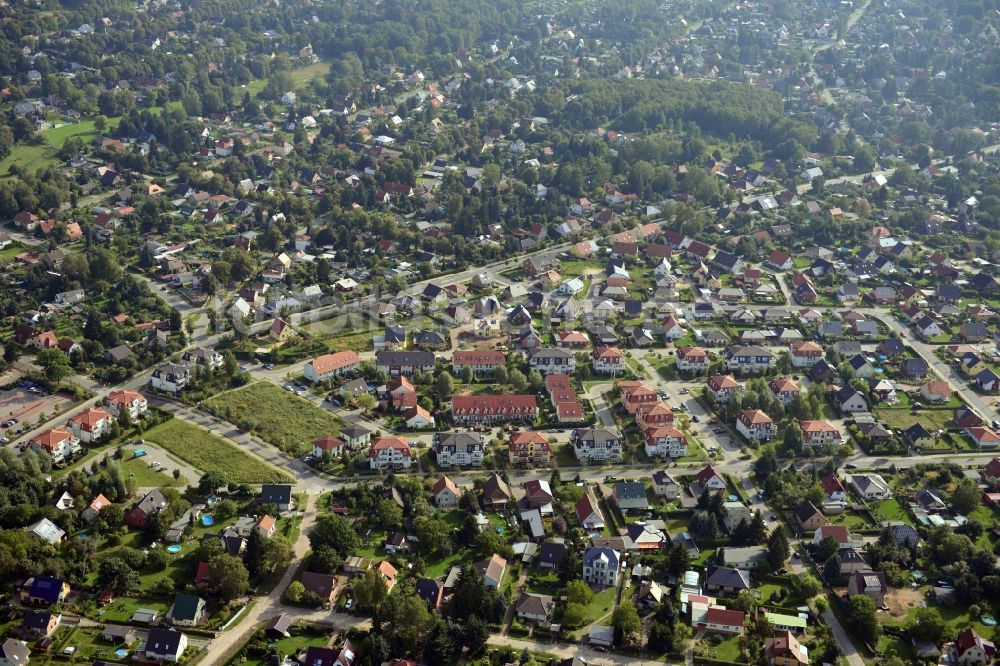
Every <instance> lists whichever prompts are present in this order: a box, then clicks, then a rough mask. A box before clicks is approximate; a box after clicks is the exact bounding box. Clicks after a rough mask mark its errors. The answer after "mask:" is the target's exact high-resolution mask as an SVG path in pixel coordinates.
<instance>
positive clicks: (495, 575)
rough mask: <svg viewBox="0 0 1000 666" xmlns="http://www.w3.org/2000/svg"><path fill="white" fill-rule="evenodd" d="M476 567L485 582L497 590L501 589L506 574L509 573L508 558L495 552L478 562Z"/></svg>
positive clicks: (487, 585)
mask: <svg viewBox="0 0 1000 666" xmlns="http://www.w3.org/2000/svg"><path fill="white" fill-rule="evenodd" d="M475 568H476V573H477V574H479V577H480V578H481V579H482V581H483V584H484V585H486V587H492V588H493V589H495V590H496V589H500V585H501V584H502V583H503V577H504V574H506V573H507V560H505V559H504V558H502V557H500V556H499V555H497V554H494V555H493V556H492V557H490V558H489V559H488V560H483V561H482V562H476V564H475Z"/></svg>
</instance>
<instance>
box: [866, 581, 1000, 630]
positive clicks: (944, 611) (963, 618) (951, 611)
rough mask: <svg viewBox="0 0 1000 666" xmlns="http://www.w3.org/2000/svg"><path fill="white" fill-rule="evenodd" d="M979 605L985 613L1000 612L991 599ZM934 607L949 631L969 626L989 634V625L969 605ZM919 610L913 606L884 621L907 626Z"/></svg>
mask: <svg viewBox="0 0 1000 666" xmlns="http://www.w3.org/2000/svg"><path fill="white" fill-rule="evenodd" d="M922 589H923V588H922ZM979 606H980V608H981V609H982V614H983V615H992V616H994V617H996V616H997V614H998V613H1000V605H997V604H993V605H991V604H990V602H989V600H983V601H982V602H980V604H979ZM933 607H934V608H936V609H937V610H938V612H940V613H941V619H943V620H944V621H945V623H946V624H947V625H948V631H949V632H950V633H951V634H952V635H955V634H957V633H958V632H959V631H961V630H962V629H965V628H967V627H972V628H973V629H975V630H976V631H978V632H979V633H980V634H981V635H985V634H988V629H987V627H984V626H983V625H982V624H980V622H979V619H978V618H974V617H972V616H971V615H970V614H969V609H968V607H967V606H961V605H954V606H949V605H934V606H933ZM917 610H919V609H917V608H911V609H909V610H908V611H907V612H906V615H905V616H903V617H901V618H893V617H891V616H890V617H886V618H885V620H884V622H885V624H886V625H894V626H906V625H908V624H910V623H911V622H913V621H914V619H915V616H916V613H917Z"/></svg>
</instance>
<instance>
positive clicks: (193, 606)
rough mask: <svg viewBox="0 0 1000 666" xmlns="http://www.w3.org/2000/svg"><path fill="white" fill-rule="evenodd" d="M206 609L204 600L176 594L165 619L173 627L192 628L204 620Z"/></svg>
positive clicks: (190, 595)
mask: <svg viewBox="0 0 1000 666" xmlns="http://www.w3.org/2000/svg"><path fill="white" fill-rule="evenodd" d="M207 612H208V609H207V608H206V606H205V600H204V599H202V598H201V597H198V596H195V595H193V594H178V595H177V596H176V597H174V603H173V605H172V606H171V607H170V610H169V611H167V619H168V620H170V621H171V623H173V624H174V625H177V626H181V627H194V626H197V625H198V624H199V623H201V621H202V620H204V619H205V615H206V614H207Z"/></svg>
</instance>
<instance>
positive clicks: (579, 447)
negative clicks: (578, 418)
mask: <svg viewBox="0 0 1000 666" xmlns="http://www.w3.org/2000/svg"><path fill="white" fill-rule="evenodd" d="M570 443H571V444H572V445H573V453H574V454H576V459H577V460H579V461H580V462H583V463H589V462H594V461H618V460H621V458H622V451H623V440H622V436H621V435H620V434H619V433H618V432H616V431H613V430H609V429H607V428H581V429H577V430H574V431H573V433H572V435H570Z"/></svg>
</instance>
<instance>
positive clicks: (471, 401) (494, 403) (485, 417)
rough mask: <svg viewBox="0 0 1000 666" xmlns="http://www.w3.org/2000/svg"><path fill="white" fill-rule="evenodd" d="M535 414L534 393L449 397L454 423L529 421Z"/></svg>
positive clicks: (536, 408) (536, 412)
mask: <svg viewBox="0 0 1000 666" xmlns="http://www.w3.org/2000/svg"><path fill="white" fill-rule="evenodd" d="M537 414H538V405H537V404H536V402H535V396H534V395H488V396H486V395H478V396H471V395H466V396H455V397H453V398H452V399H451V415H452V419H453V420H454V421H455V422H456V423H492V422H498V421H508V422H510V421H523V422H529V423H530V422H532V421H534V420H535V418H536V416H537Z"/></svg>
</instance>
